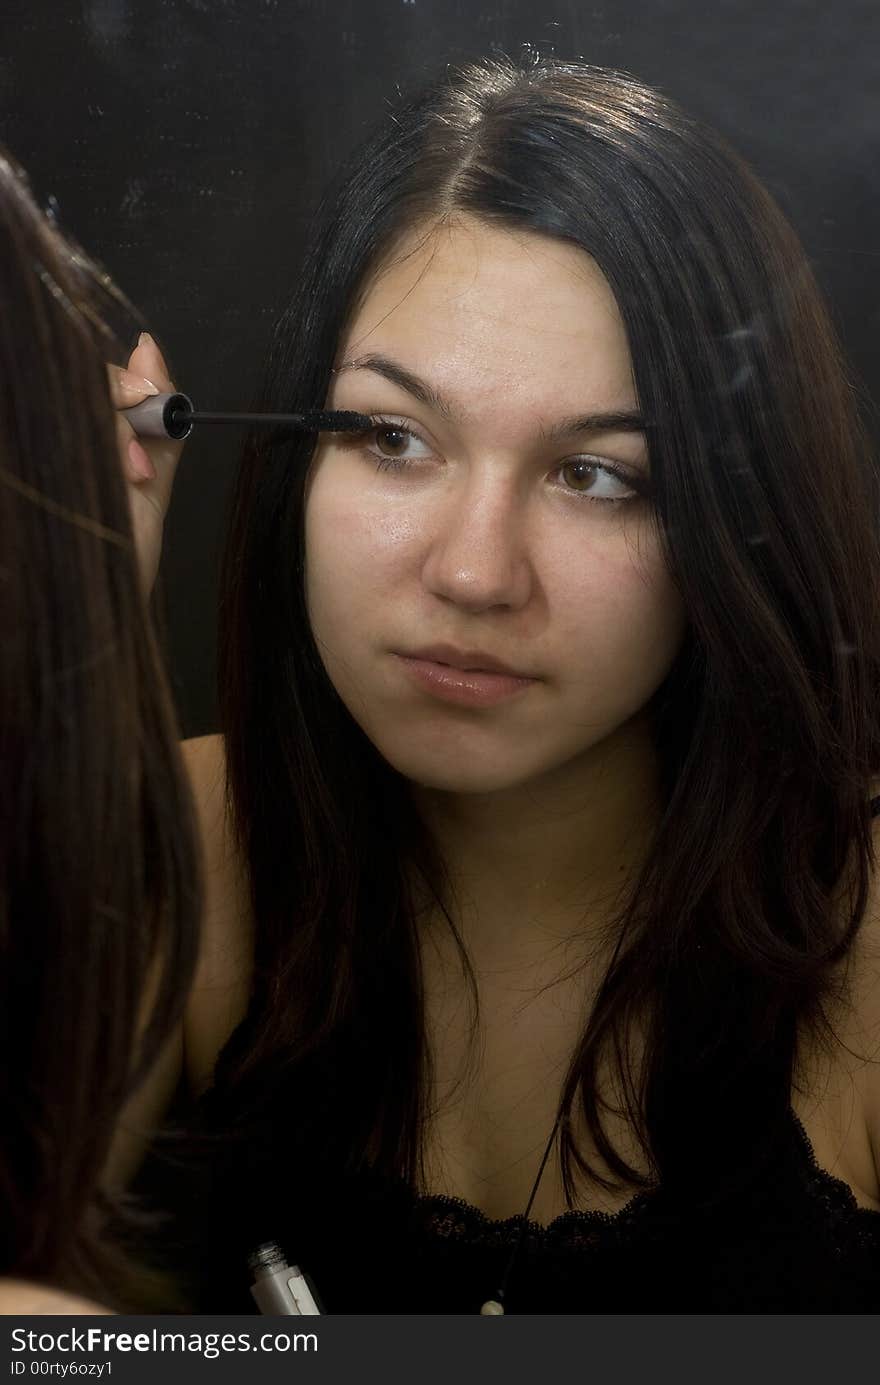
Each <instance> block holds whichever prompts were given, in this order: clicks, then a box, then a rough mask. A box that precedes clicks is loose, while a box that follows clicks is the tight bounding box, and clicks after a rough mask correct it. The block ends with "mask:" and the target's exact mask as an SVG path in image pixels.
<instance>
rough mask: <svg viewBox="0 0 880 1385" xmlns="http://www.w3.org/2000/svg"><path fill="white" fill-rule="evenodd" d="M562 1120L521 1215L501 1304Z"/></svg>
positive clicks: (499, 1294)
mask: <svg viewBox="0 0 880 1385" xmlns="http://www.w3.org/2000/svg"><path fill="white" fill-rule="evenodd" d="M560 1119H561V1117H560V1116H557V1117H556V1120H555V1122H554V1124H553V1129H552V1130H551V1131H550V1139H549V1140H548V1141H547V1148H546V1149H545V1150H544V1157H543V1158H542V1160H541V1163H540V1166H539V1168H538V1172H537V1174H536V1175H535V1181H534V1183H533V1184H532V1191H531V1192H530V1193H529V1200H528V1202H527V1203H526V1206H525V1211H524V1212H521V1213H520V1218H521V1220H520V1228H519V1232H518V1234H517V1237H516V1240H515V1241H514V1244H513V1250H512V1251H511V1252H510V1259H509V1260H508V1262H507V1264H506V1265H505V1267H504V1273H503V1275H502V1277H501V1284H500V1286H499V1288H498V1292H497V1293H496V1295H495V1297H496V1299H497V1300H498V1302H499V1303H503V1302H504V1293H505V1290H506V1288H507V1285H508V1283H509V1281H510V1276H511V1273H512V1272H513V1267H514V1265H515V1264H516V1257H517V1255H518V1254H519V1248H520V1246H521V1245H522V1243H523V1238H524V1236H525V1234H526V1227H527V1226H528V1224H529V1213H530V1212H531V1210H532V1203H533V1202H534V1201H535V1197H536V1196H537V1193H538V1188H539V1187H540V1185H541V1179H542V1177H543V1175H544V1169H545V1168H546V1166H547V1160H548V1159H549V1158H550V1151H551V1150H552V1148H553V1145H554V1143H555V1141H556V1135H557V1133H558V1130H559V1122H560Z"/></svg>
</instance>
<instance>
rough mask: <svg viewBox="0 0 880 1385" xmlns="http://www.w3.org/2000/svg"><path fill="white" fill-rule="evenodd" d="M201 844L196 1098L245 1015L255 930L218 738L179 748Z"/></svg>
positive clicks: (191, 1035)
mask: <svg viewBox="0 0 880 1385" xmlns="http://www.w3.org/2000/svg"><path fill="white" fill-rule="evenodd" d="M182 752H183V759H184V764H185V765H186V768H187V771H188V773H189V778H190V785H191V788H192V793H193V798H194V800H195V806H196V813H197V816H198V821H199V830H200V836H201V844H202V863H203V873H204V888H205V907H204V912H203V915H202V939H201V946H200V951H199V961H198V966H197V968H196V975H195V979H194V982H193V987H192V991H191V993H190V999H189V1003H188V1005H187V1014H186V1021H185V1025H184V1047H185V1057H186V1068H187V1072H188V1075H189V1080H190V1083H191V1085H192V1087H193V1089H194V1090H195V1091H200V1090H202V1089H203V1088H204V1087H205V1086H207V1085H208V1083H209V1082H210V1080H211V1074H212V1072H213V1070H214V1064H215V1062H216V1060H217V1055H218V1054H219V1052H220V1050H221V1049H222V1047H223V1045H224V1044H225V1042H226V1040H227V1039H228V1038H229V1035H230V1034H231V1033H232V1031H233V1030H234V1029H235V1027H236V1025H237V1024H238V1023H239V1021H240V1020H241V1019H242V1018H243V1016H244V1013H245V1010H246V1009H247V1001H248V995H249V992H250V979H251V954H252V942H253V929H252V921H251V910H250V896H249V890H248V885H247V872H246V869H245V866H244V863H243V861H242V860H241V856H240V853H239V851H238V848H237V845H236V841H235V834H234V831H233V829H232V822H231V817H230V812H229V802H228V796H227V787H226V756H225V753H224V745H223V737H222V736H217V735H214V736H199V737H197V738H195V739H193V740H188V741H184V743H183V746H182Z"/></svg>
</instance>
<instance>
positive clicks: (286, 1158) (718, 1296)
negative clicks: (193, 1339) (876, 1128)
mask: <svg viewBox="0 0 880 1385" xmlns="http://www.w3.org/2000/svg"><path fill="white" fill-rule="evenodd" d="M871 806H872V810H873V811H874V812H875V814H876V813H877V810H878V808H880V800H877V799H875V800H874V801H873V802H872V805H871ZM276 1104H277V1103H276ZM290 1118H291V1115H290V1112H285V1113H282V1112H280V1111H279V1112H278V1113H277V1124H276V1118H274V1117H271V1118H270V1119H269V1123H268V1126H266V1127H264V1129H263V1131H262V1134H261V1135H260V1136H259V1137H257V1138H248V1139H245V1140H242V1141H241V1142H240V1143H239V1146H238V1149H237V1151H236V1153H235V1154H234V1156H232V1157H226V1158H221V1157H219V1154H220V1150H221V1149H222V1148H223V1145H222V1144H221V1145H220V1146H218V1158H217V1159H216V1160H209V1161H207V1167H206V1164H205V1163H204V1162H203V1164H202V1167H201V1172H200V1175H199V1188H198V1193H199V1195H200V1196H199V1198H197V1199H195V1200H197V1201H201V1202H202V1205H203V1208H204V1209H205V1211H206V1215H204V1216H203V1217H202V1218H201V1219H200V1229H199V1231H198V1233H197V1236H196V1238H195V1239H196V1243H197V1246H198V1250H197V1258H198V1261H199V1265H198V1270H197V1272H196V1273H197V1281H198V1288H197V1306H198V1307H199V1309H200V1310H201V1311H204V1312H212V1313H217V1312H223V1311H230V1312H248V1311H254V1307H253V1303H252V1300H251V1299H250V1294H249V1274H248V1271H247V1257H248V1253H249V1252H250V1251H251V1250H253V1249H255V1248H256V1247H257V1246H258V1245H259V1244H261V1243H262V1242H264V1241H270V1240H271V1241H277V1242H279V1243H280V1244H281V1246H282V1247H283V1248H284V1250H285V1251H286V1253H287V1256H288V1259H289V1260H290V1261H291V1263H294V1262H296V1263H299V1264H300V1265H301V1267H302V1268H303V1269H304V1270H305V1271H306V1272H307V1273H309V1274H310V1276H311V1278H312V1280H313V1281H314V1284H315V1286H316V1288H317V1291H318V1294H319V1296H320V1298H321V1299H322V1302H323V1306H324V1308H325V1310H326V1311H327V1312H328V1313H370V1314H372V1313H379V1314H394V1313H441V1314H442V1313H466V1314H467V1313H474V1314H477V1313H479V1311H480V1308H481V1305H482V1304H483V1303H484V1302H485V1301H486V1300H487V1299H490V1298H492V1297H494V1295H495V1291H496V1289H497V1288H498V1286H499V1282H500V1281H501V1278H502V1276H503V1273H504V1270H505V1268H506V1266H507V1264H508V1262H509V1260H510V1256H511V1251H512V1249H513V1246H514V1244H515V1242H516V1240H517V1238H518V1237H519V1236H520V1233H521V1231H522V1221H521V1219H520V1218H518V1217H514V1218H511V1219H510V1220H507V1221H500V1222H499V1221H491V1220H489V1219H488V1218H487V1217H485V1216H484V1215H483V1214H482V1213H481V1212H480V1211H478V1210H477V1209H476V1208H475V1207H471V1206H469V1205H468V1204H467V1203H465V1202H463V1201H461V1200H460V1199H457V1198H450V1197H443V1196H420V1195H416V1194H414V1193H413V1192H412V1191H411V1190H410V1189H409V1188H408V1187H407V1186H406V1185H405V1184H404V1183H403V1182H402V1181H392V1180H381V1179H379V1178H378V1177H377V1176H376V1175H375V1174H364V1175H361V1176H359V1177H357V1178H344V1177H341V1176H337V1175H335V1174H334V1173H333V1164H332V1160H330V1159H328V1158H326V1157H325V1151H323V1150H322V1148H321V1143H322V1142H321V1141H320V1140H319V1139H317V1138H315V1139H311V1138H309V1139H307V1140H306V1142H305V1143H306V1145H307V1146H308V1147H310V1148H311V1151H312V1153H311V1156H310V1157H309V1158H308V1160H307V1164H308V1168H306V1166H305V1165H304V1163H303V1159H302V1153H301V1154H300V1156H299V1158H297V1159H294V1158H293V1157H292V1155H291V1152H290V1150H289V1148H288V1147H286V1137H285V1135H284V1133H283V1132H284V1131H285V1130H287V1131H289V1130H290V1124H289V1121H290ZM285 1122H287V1123H285ZM296 1124H297V1126H299V1124H300V1123H299V1120H297V1121H296ZM300 1128H301V1127H300ZM505 1311H506V1312H508V1313H542V1314H547V1313H551V1314H552V1313H576V1314H581V1313H658V1312H659V1313H866V1312H878V1311H880V1211H872V1210H868V1209H865V1208H861V1207H859V1206H858V1204H857V1203H856V1200H855V1197H854V1195H853V1193H852V1191H851V1190H850V1188H849V1187H848V1186H847V1185H846V1184H845V1183H843V1182H842V1181H841V1180H839V1179H837V1178H835V1177H833V1176H832V1175H831V1174H830V1173H828V1172H827V1171H825V1170H823V1169H821V1168H819V1166H818V1165H817V1162H816V1159H815V1157H814V1154H813V1150H812V1147H811V1145H810V1142H809V1140H808V1138H807V1135H806V1133H805V1131H804V1129H803V1127H802V1126H801V1124H800V1122H799V1121H798V1119H797V1117H796V1116H795V1115H794V1113H793V1112H792V1111H790V1110H789V1111H788V1112H787V1113H786V1115H785V1119H784V1121H783V1123H782V1126H781V1135H780V1138H779V1139H778V1141H777V1143H776V1146H775V1153H774V1156H773V1159H772V1162H771V1163H770V1165H769V1166H767V1167H765V1169H764V1172H763V1173H762V1174H761V1177H760V1178H759V1179H758V1180H757V1181H756V1182H755V1183H753V1184H750V1185H749V1186H748V1190H747V1191H745V1192H740V1193H738V1194H737V1195H736V1196H734V1197H730V1198H727V1199H725V1200H724V1202H723V1203H722V1204H720V1205H718V1206H715V1207H714V1208H712V1209H711V1210H706V1209H705V1208H702V1209H700V1208H696V1207H694V1206H691V1205H688V1204H687V1203H686V1202H683V1201H682V1200H679V1201H678V1202H677V1203H674V1202H673V1200H672V1199H671V1197H669V1196H667V1194H666V1193H665V1192H664V1190H663V1189H662V1188H659V1189H656V1190H652V1191H649V1192H644V1193H639V1194H637V1195H636V1196H635V1197H633V1198H632V1199H631V1201H630V1202H628V1203H627V1204H626V1206H625V1207H623V1208H622V1209H621V1210H620V1211H619V1212H617V1213H614V1214H607V1213H603V1212H583V1211H574V1212H567V1213H564V1214H563V1215H562V1216H560V1217H558V1218H557V1219H556V1220H555V1221H554V1222H552V1223H551V1224H550V1225H549V1226H546V1227H542V1226H540V1225H538V1224H534V1223H529V1224H528V1225H527V1226H526V1227H525V1231H524V1232H523V1234H522V1239H521V1241H520V1244H519V1249H518V1251H517V1255H516V1260H515V1264H514V1268H513V1271H512V1273H511V1275H510V1278H509V1280H508V1282H507V1287H506V1296H505Z"/></svg>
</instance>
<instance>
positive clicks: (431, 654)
mask: <svg viewBox="0 0 880 1385" xmlns="http://www.w3.org/2000/svg"><path fill="white" fill-rule="evenodd" d="M401 657H402V658H405V659H421V660H422V661H424V662H425V663H431V664H445V665H447V666H448V667H449V668H455V669H459V670H460V671H461V672H462V673H504V674H507V676H508V677H509V678H521V679H528V680H529V682H532V683H533V682H534V681H535V679H534V678H533V677H532V675H531V674H528V673H523V672H521V670H519V669H515V668H511V667H510V665H509V664H505V663H502V662H501V660H500V659H496V658H494V657H493V656H492V655H491V654H485V653H484V652H483V651H482V650H480V649H456V647H455V646H454V645H451V644H432V645H426V646H425V647H424V648H423V649H414V650H413V651H412V652H411V653H409V654H404V655H402V656H401Z"/></svg>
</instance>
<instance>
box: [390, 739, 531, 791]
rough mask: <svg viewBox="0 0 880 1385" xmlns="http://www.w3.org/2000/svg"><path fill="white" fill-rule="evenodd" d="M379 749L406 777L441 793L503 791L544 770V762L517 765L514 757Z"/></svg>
mask: <svg viewBox="0 0 880 1385" xmlns="http://www.w3.org/2000/svg"><path fill="white" fill-rule="evenodd" d="M377 749H378V750H379V753H380V754H381V755H382V757H383V759H385V760H387V762H388V764H389V765H391V767H392V769H395V770H397V773H398V774H401V775H403V777H404V779H408V780H409V781H410V783H412V784H417V785H419V786H420V787H421V788H423V789H435V790H437V791H438V792H440V793H455V794H490V793H502V792H504V791H505V790H507V789H514V788H517V787H518V786H519V785H521V784H524V783H527V782H528V781H529V780H530V779H534V778H535V777H536V776H538V775H540V773H541V771H542V766H540V765H517V764H512V763H511V761H510V759H507V760H505V761H504V762H503V763H494V764H493V763H492V762H490V761H488V760H483V761H481V760H480V759H479V757H476V756H473V755H472V756H470V757H468V756H467V755H465V754H464V753H462V754H461V755H460V756H457V755H454V754H449V755H445V756H439V755H438V756H433V755H425V754H424V753H422V754H419V753H418V752H415V753H407V752H405V751H403V752H401V751H399V750H396V751H391V752H389V750H388V749H386V748H385V747H383V746H381V745H380V746H377Z"/></svg>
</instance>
